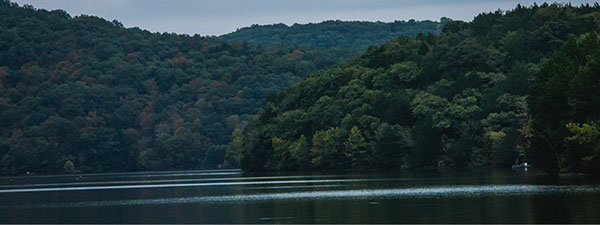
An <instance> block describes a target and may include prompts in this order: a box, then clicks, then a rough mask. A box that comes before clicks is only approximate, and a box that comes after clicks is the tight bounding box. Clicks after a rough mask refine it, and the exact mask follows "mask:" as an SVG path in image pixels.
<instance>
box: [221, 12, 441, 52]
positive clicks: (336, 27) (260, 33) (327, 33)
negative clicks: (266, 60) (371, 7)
mask: <svg viewBox="0 0 600 225" xmlns="http://www.w3.org/2000/svg"><path fill="white" fill-rule="evenodd" d="M447 21H448V19H446V18H442V20H441V22H433V21H414V20H410V21H396V22H391V23H384V22H356V21H355V22H346V21H339V20H338V21H325V22H321V23H309V24H294V25H292V26H287V25H285V24H273V25H253V26H250V27H245V28H241V29H238V30H237V31H235V32H232V33H229V34H226V35H222V36H220V38H223V39H225V40H229V41H238V42H242V41H250V42H255V43H260V44H263V45H277V44H285V45H304V46H318V47H323V48H367V47H369V46H371V45H379V44H382V43H384V42H386V41H389V40H392V39H394V38H397V37H400V36H410V37H414V36H416V35H417V34H419V33H425V34H427V33H433V34H437V33H439V32H441V31H442V27H443V25H444V23H445V22H447Z"/></svg>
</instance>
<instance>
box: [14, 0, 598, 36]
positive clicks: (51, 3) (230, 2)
mask: <svg viewBox="0 0 600 225" xmlns="http://www.w3.org/2000/svg"><path fill="white" fill-rule="evenodd" d="M11 1H13V2H17V3H18V4H19V5H23V4H30V5H33V6H34V7H35V8H43V9H48V10H52V9H63V10H65V11H67V12H68V13H69V14H71V16H77V15H81V14H86V15H95V16H99V17H102V18H105V19H107V20H109V21H110V20H113V19H116V20H118V21H121V22H122V23H123V25H125V27H139V28H142V29H146V30H150V31H153V32H156V31H158V32H175V33H179V34H190V35H193V34H200V35H221V34H226V33H230V32H233V31H235V30H236V29H237V28H240V27H247V26H250V25H252V24H274V23H285V24H288V25H292V24H294V23H309V22H321V21H324V20H337V19H339V20H352V21H385V22H391V21H394V20H409V19H416V20H436V21H437V20H439V19H440V18H441V17H444V16H445V17H449V18H452V19H457V20H465V21H471V20H472V19H473V17H474V16H476V15H477V14H479V13H480V12H489V11H495V10H497V9H512V8H514V7H515V6H516V5H517V3H521V4H522V5H527V6H529V5H531V4H533V2H534V1H513V0H491V1H478V0H11ZM537 2H538V3H540V2H541V1H537ZM584 2H589V3H593V2H595V1H571V3H572V4H573V5H579V4H581V3H584Z"/></svg>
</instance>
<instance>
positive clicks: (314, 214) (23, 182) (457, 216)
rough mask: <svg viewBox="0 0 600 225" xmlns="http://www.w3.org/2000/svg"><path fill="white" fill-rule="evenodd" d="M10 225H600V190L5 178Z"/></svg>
mask: <svg viewBox="0 0 600 225" xmlns="http://www.w3.org/2000/svg"><path fill="white" fill-rule="evenodd" d="M0 222H2V223H600V182H596V181H594V180H591V179H587V178H585V177H561V178H548V177H545V176H542V175H540V174H539V173H536V172H532V171H529V172H525V171H512V170H495V171H492V170H482V171H471V172H458V171H454V172H440V171H413V172H396V173H390V172H388V173H383V172H379V173H360V174H359V173H319V174H316V173H314V174H307V173H302V174H301V173H279V174H273V173H271V174H249V173H243V172H241V171H239V170H210V171H207V170H205V171H176V172H153V173H112V174H86V175H63V176H24V177H0Z"/></svg>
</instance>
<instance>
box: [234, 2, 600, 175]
mask: <svg viewBox="0 0 600 225" xmlns="http://www.w3.org/2000/svg"><path fill="white" fill-rule="evenodd" d="M599 25H600V6H598V4H595V5H593V6H590V5H582V6H580V7H573V6H571V5H564V4H542V5H537V4H534V5H533V6H530V7H522V6H520V5H518V6H517V7H516V8H515V9H513V10H509V11H506V12H502V11H497V12H491V13H483V14H480V15H479V16H477V17H476V18H475V19H474V20H473V21H472V22H468V23H467V22H461V21H450V22H448V23H446V24H445V26H444V28H443V31H442V33H440V34H439V35H434V34H429V35H423V34H421V35H418V36H416V37H414V38H411V37H401V38H398V39H395V40H393V41H390V42H387V43H385V44H383V45H381V46H376V47H370V48H369V49H368V50H367V51H366V52H365V53H364V54H363V55H362V56H361V57H359V58H356V59H353V60H350V61H348V62H346V63H343V64H340V65H337V66H335V67H334V68H332V69H329V70H327V71H326V72H324V73H320V74H313V75H310V76H308V77H305V78H304V79H303V80H302V81H301V82H300V83H299V84H298V85H297V86H296V87H294V88H292V89H290V90H287V91H284V92H281V93H279V94H276V95H271V96H269V97H268V98H267V103H266V104H265V107H264V110H263V112H262V113H261V114H260V115H259V117H258V118H256V119H254V120H252V121H251V122H250V124H249V125H248V126H247V127H246V128H245V129H244V130H243V132H241V131H236V132H234V134H233V136H232V137H233V140H232V142H231V143H230V144H229V148H228V157H229V159H230V160H231V161H237V162H239V163H240V164H241V166H242V168H243V169H245V170H250V171H261V170H307V169H320V170H336V169H356V170H358V169H394V168H422V167H461V168H464V167H508V166H510V165H511V164H514V163H515V161H516V160H518V161H520V162H522V161H529V162H532V163H533V164H534V166H539V167H542V168H544V169H549V170H551V168H552V167H553V166H554V167H556V168H559V166H558V165H560V169H562V170H563V171H570V170H577V169H585V168H584V167H577V166H575V165H589V166H593V165H598V164H597V160H598V159H597V155H598V139H597V137H598V133H597V132H598V117H597V115H598V111H597V109H598V104H599V102H600V101H599V100H600V99H598V96H597V95H595V94H593V93H597V92H598V79H599V78H598V77H597V74H598V73H597V72H596V69H597V68H596V67H595V66H597V61H596V58H594V57H597V53H598V50H597V49H598V47H597V38H595V37H596V36H595V35H593V34H592V35H590V36H589V37H587V36H586V37H587V38H582V39H580V40H579V41H573V39H574V38H577V37H578V36H580V35H584V34H586V33H588V32H594V31H598V29H599V27H600V26H599ZM569 40H571V41H569ZM590 40H594V41H596V42H594V41H590ZM565 43H567V46H566V47H564V48H563V49H564V50H563V53H556V52H557V50H559V49H560V48H561V46H563V45H565ZM575 43H580V44H575ZM581 49H588V50H587V51H579V50H581ZM565 51H566V52H565ZM554 54H559V55H560V56H558V57H552V55H554ZM559 65H560V66H559ZM563 66H564V68H563ZM538 73H539V75H538ZM575 74H577V75H575ZM538 76H539V77H538ZM569 79H571V80H570V81H569ZM546 80H548V81H546ZM532 86H533V91H532V94H533V95H534V96H529V94H530V91H529V89H530V88H531V87H532ZM546 95H548V96H546ZM528 98H531V100H529V101H528ZM557 103H558V104H559V105H555V104H557ZM529 104H533V105H532V106H531V108H530V107H529ZM530 110H531V113H530ZM555 113H558V114H556V116H553V115H555ZM532 118H533V119H532ZM571 122H573V123H571ZM546 126H550V127H549V131H550V132H559V133H560V135H557V136H540V134H542V135H543V131H544V130H543V129H545V128H544V127H546ZM567 130H569V131H571V132H572V133H571V134H569V133H568V132H567ZM565 138H566V139H565ZM545 140H550V141H551V142H552V146H550V147H547V146H544V145H543V144H542V142H543V141H545ZM563 140H565V141H564V142H563ZM554 142H558V143H559V144H555V143H554ZM590 146H591V147H590ZM570 149H573V150H570ZM575 149H579V150H575ZM581 149H587V150H581ZM569 151H573V152H575V151H578V153H576V154H575V153H573V154H572V155H569V153H568V152H569ZM580 156H581V157H580ZM556 158H558V159H559V160H558V161H557V160H555V159H556ZM569 158H574V161H570V162H571V163H572V164H570V165H567V164H566V163H562V164H557V162H558V163H560V162H563V161H569ZM581 161H583V162H581ZM594 163H596V164H594ZM595 168H597V166H596V167H595ZM554 171H557V170H554Z"/></svg>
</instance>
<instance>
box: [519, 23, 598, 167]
mask: <svg viewBox="0 0 600 225" xmlns="http://www.w3.org/2000/svg"><path fill="white" fill-rule="evenodd" d="M529 102H530V108H531V117H532V130H533V131H534V132H533V136H532V138H531V143H532V145H531V149H530V154H531V156H532V157H535V158H536V159H537V160H536V161H537V162H538V164H540V166H542V167H544V168H548V169H549V170H551V171H576V172H581V171H583V172H592V173H594V174H597V175H600V127H599V125H600V38H599V37H598V34H597V33H595V32H594V33H591V34H586V35H583V36H581V37H579V38H577V39H571V40H570V41H569V42H568V43H566V44H565V45H564V46H563V47H562V49H561V51H560V52H558V53H557V54H555V56H554V57H552V58H551V60H550V61H548V62H547V63H546V64H545V66H544V67H543V68H542V69H541V71H540V73H539V76H538V79H537V80H536V82H535V84H534V85H533V87H532V92H531V98H530V99H529Z"/></svg>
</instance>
